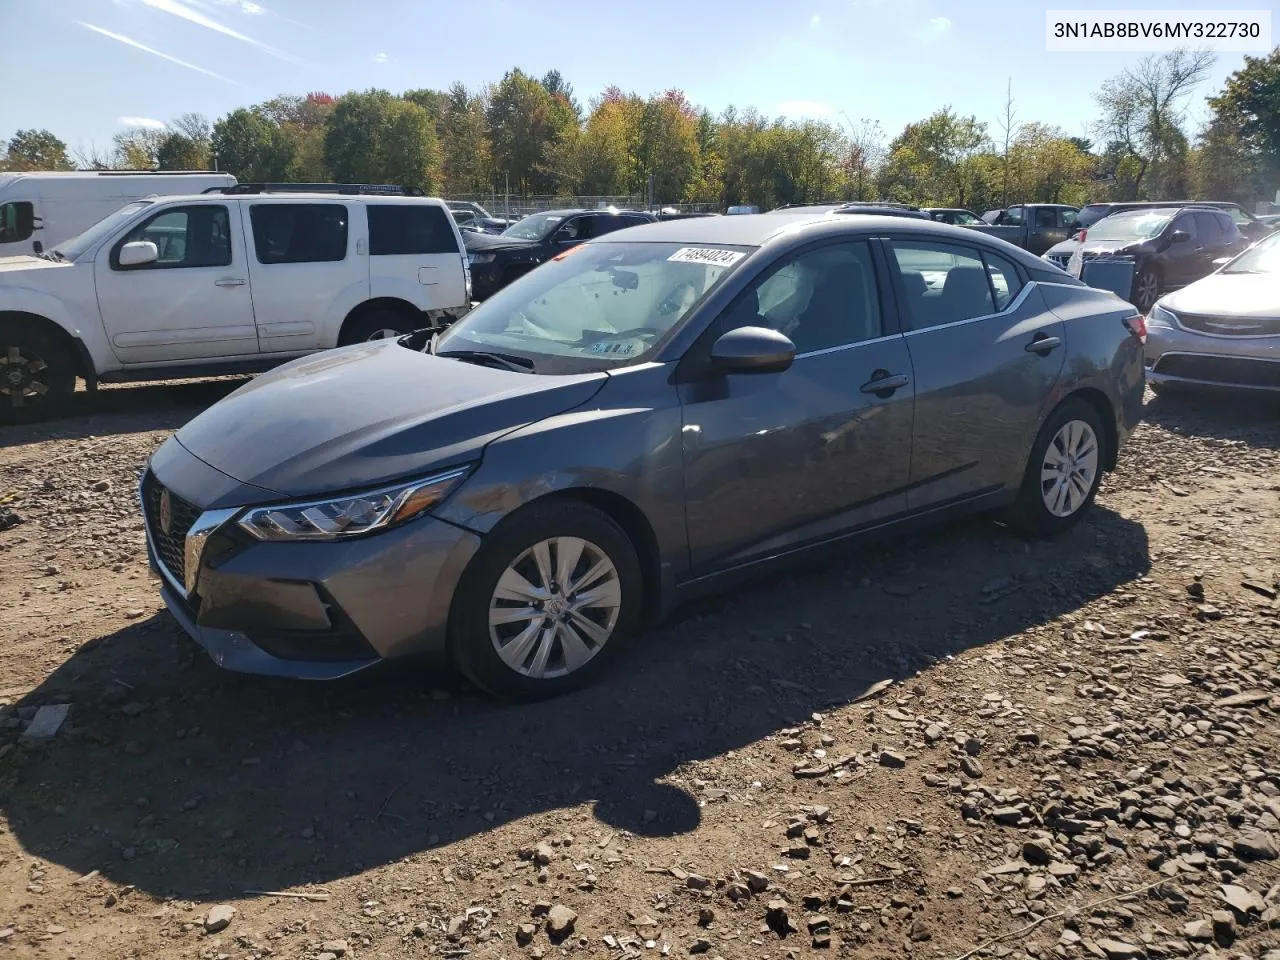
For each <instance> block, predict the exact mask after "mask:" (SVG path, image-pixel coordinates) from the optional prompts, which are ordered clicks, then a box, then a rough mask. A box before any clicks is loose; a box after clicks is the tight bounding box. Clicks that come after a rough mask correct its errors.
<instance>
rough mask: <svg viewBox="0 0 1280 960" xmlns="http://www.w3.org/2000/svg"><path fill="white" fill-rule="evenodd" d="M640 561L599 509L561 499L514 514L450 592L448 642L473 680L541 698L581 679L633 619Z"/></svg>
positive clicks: (601, 664)
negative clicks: (456, 590) (456, 587)
mask: <svg viewBox="0 0 1280 960" xmlns="http://www.w3.org/2000/svg"><path fill="white" fill-rule="evenodd" d="M642 595H643V590H642V587H641V572H640V562H639V559H638V558H637V556H636V551H635V548H634V547H633V546H632V544H631V541H630V540H629V539H628V537H627V535H626V534H625V533H624V532H623V531H622V530H621V529H620V528H619V527H618V525H617V524H616V523H614V522H613V521H612V520H611V519H610V518H609V517H608V516H606V515H605V514H603V513H601V512H600V511H599V510H596V509H594V508H592V507H590V506H587V505H586V504H581V503H576V502H573V501H568V500H557V501H551V502H548V503H545V504H535V505H532V506H529V507H526V508H525V509H523V510H521V511H520V512H519V513H516V514H513V515H512V516H511V517H510V518H509V519H508V520H506V521H504V522H503V523H502V524H501V525H500V526H499V527H498V528H497V529H496V530H495V531H494V532H493V533H492V534H491V535H490V536H489V537H487V538H486V539H485V543H484V545H483V546H482V547H481V548H480V552H479V553H478V554H477V555H476V557H475V558H474V560H473V561H472V564H471V567H470V568H469V569H468V570H467V573H466V575H465V576H464V577H463V582H462V584H461V586H460V587H459V590H458V593H457V594H456V595H455V597H454V602H453V609H452V611H451V616H450V625H449V647H450V652H451V654H452V657H453V660H454V662H455V663H456V665H457V666H458V668H459V669H460V670H461V671H462V672H463V673H464V674H466V675H467V676H468V677H469V678H470V679H471V680H472V681H473V682H474V683H476V685H477V686H480V687H482V688H483V689H485V690H487V691H489V692H490V693H492V694H494V695H496V696H499V697H503V698H506V699H511V700H542V699H546V698H548V697H554V696H557V695H559V694H561V693H565V692H567V691H569V690H573V689H576V688H578V687H582V686H585V685H586V684H587V683H589V682H591V681H592V680H593V679H594V678H595V677H596V676H598V675H599V673H600V672H601V671H602V670H603V669H604V668H605V666H606V665H607V663H608V661H609V660H611V659H612V658H613V657H614V656H615V655H616V654H617V653H618V652H619V650H620V648H621V647H622V646H623V644H624V643H625V641H626V640H627V639H628V637H629V636H630V635H631V634H632V633H633V632H634V630H635V628H636V624H637V622H638V621H639V614H640V602H641V597H642Z"/></svg>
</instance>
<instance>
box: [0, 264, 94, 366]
mask: <svg viewBox="0 0 1280 960" xmlns="http://www.w3.org/2000/svg"><path fill="white" fill-rule="evenodd" d="M97 308H98V302H97V299H96V298H95V299H94V300H93V302H92V312H90V311H89V310H87V309H85V308H84V307H83V306H81V305H78V304H76V303H74V302H72V301H69V300H66V299H63V298H62V297H58V296H54V295H53V294H51V293H47V292H46V291H43V290H36V289H34V288H32V287H23V286H11V285H8V284H5V285H0V313H9V312H14V313H29V314H33V315H34V316H37V317H43V318H44V319H46V320H48V321H49V322H51V323H53V324H56V325H57V326H58V327H61V328H62V330H64V331H65V332H66V333H67V334H69V335H70V336H71V337H72V338H73V339H75V340H78V341H80V343H82V344H84V347H85V350H86V351H87V352H88V355H89V358H90V359H91V360H92V361H93V367H94V372H96V373H103V372H105V371H107V370H110V369H113V368H115V367H117V366H119V362H118V361H117V360H116V356H115V353H114V352H113V351H112V349H111V345H110V344H109V343H108V342H107V337H106V333H105V331H104V330H103V328H102V317H101V315H99V313H98V312H97Z"/></svg>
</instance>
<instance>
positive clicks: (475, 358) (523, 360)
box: [436, 350, 533, 373]
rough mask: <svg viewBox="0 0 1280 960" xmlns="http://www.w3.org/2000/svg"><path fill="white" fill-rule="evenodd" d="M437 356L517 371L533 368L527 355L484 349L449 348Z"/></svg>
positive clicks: (526, 370) (522, 371)
mask: <svg viewBox="0 0 1280 960" xmlns="http://www.w3.org/2000/svg"><path fill="white" fill-rule="evenodd" d="M436 356H438V357H452V358H453V359H455V360H461V361H463V362H464V363H482V364H483V363H487V364H489V365H490V366H496V367H502V368H504V369H507V370H515V371H516V372H517V373H529V372H530V371H531V370H533V361H532V360H530V359H529V358H528V357H516V356H512V355H511V354H507V353H489V352H488V351H486V350H450V351H449V352H448V353H438V354H436Z"/></svg>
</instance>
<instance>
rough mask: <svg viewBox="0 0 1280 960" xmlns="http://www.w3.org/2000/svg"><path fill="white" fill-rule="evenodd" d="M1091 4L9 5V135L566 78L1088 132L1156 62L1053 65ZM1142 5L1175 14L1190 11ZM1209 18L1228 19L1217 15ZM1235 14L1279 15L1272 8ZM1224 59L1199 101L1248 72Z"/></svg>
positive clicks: (807, 108)
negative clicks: (1133, 76) (1050, 34)
mask: <svg viewBox="0 0 1280 960" xmlns="http://www.w3.org/2000/svg"><path fill="white" fill-rule="evenodd" d="M1108 6H1115V4H1100V3H1097V2H1088V0H1074V2H1071V0H1058V2H1054V3H1049V4H1043V5H1037V4H1033V3H1028V2H1026V0H984V2H982V3H974V2H972V0H784V2H777V0H737V2H733V3H726V2H721V3H696V2H695V3H689V2H684V0H680V2H676V0H645V2H643V3H627V4H624V3H618V2H610V0H554V2H553V3H544V2H534V0H462V2H459V0H449V2H447V0H417V2H412V0H363V2H351V0H261V2H259V0H58V2H53V0H0V35H2V36H4V37H5V38H6V41H7V42H6V43H5V56H4V57H3V58H0V89H2V90H4V91H5V95H4V104H3V106H0V137H6V138H7V137H8V136H10V135H11V134H12V132H13V131H14V130H15V129H19V128H24V127H47V128H49V129H51V130H53V131H54V132H55V133H56V134H58V135H59V136H60V137H62V138H63V139H64V140H66V141H67V143H68V144H69V145H70V146H71V147H72V148H73V149H74V148H76V147H89V146H94V145H96V146H97V147H98V148H100V149H103V148H106V147H108V146H109V144H110V140H111V136H112V134H113V133H115V132H116V131H117V130H119V129H121V128H122V127H123V126H126V125H129V124H132V123H138V122H140V123H143V124H159V123H162V122H164V121H166V120H170V119H172V118H173V117H176V116H178V115H179V114H182V113H185V112H188V111H194V112H197V113H203V114H205V115H206V116H208V117H209V118H210V119H216V118H217V117H218V116H220V115H222V114H224V113H226V112H227V111H228V110H231V109H234V108H235V107H237V106H243V105H248V104H251V103H256V102H259V101H261V100H263V99H266V98H268V97H271V96H274V95H275V94H278V93H305V92H307V91H311V90H324V91H327V92H330V93H334V94H338V93H342V92H344V91H347V90H352V89H365V88H368V87H373V86H377V87H384V88H387V89H390V90H393V91H399V90H404V89H409V88H414V87H438V88H442V87H446V86H448V84H449V83H451V82H452V81H454V80H461V81H463V82H464V83H466V84H467V85H468V86H471V87H478V86H480V85H482V84H485V83H489V82H493V81H496V80H498V79H500V78H501V76H502V74H503V72H504V71H505V70H506V69H508V68H509V67H512V66H520V67H522V68H523V69H525V70H527V71H530V72H533V73H535V74H539V75H540V74H541V73H543V72H545V71H546V70H548V69H550V68H552V67H554V68H557V69H559V70H560V72H561V73H562V74H563V75H564V76H565V78H566V79H568V80H569V82H570V83H572V84H573V85H574V88H575V90H576V92H577V94H578V96H579V98H580V99H581V100H582V101H583V102H584V105H585V102H586V101H587V100H588V99H589V98H590V97H591V96H594V95H595V94H596V93H598V92H599V91H600V90H602V89H603V88H604V87H605V86H607V85H609V84H617V85H618V86H620V87H622V88H624V89H627V90H636V91H638V92H640V93H649V92H653V91H659V90H663V89H666V88H669V87H679V88H681V89H683V90H684V91H685V94H686V95H687V96H688V97H689V99H690V100H692V101H693V102H694V103H697V104H701V105H705V106H707V107H710V108H711V109H713V110H716V111H719V110H720V109H722V108H723V107H725V106H727V105H729V104H736V105H738V106H746V105H754V106H756V107H758V108H759V109H760V110H761V111H762V112H764V113H766V114H770V115H787V116H792V117H798V116H805V115H807V116H817V117H822V118H825V119H829V120H831V121H833V122H843V121H842V118H843V117H848V118H852V119H853V120H857V119H859V118H862V117H869V118H873V119H876V120H879V121H880V123H881V125H882V126H883V127H884V130H885V132H886V134H887V135H888V136H890V137H892V136H893V135H894V134H896V133H897V132H898V131H899V130H900V129H901V128H902V126H903V125H904V124H905V123H907V122H909V121H911V120H915V119H919V118H921V117H924V116H926V115H928V114H929V113H930V112H932V111H933V110H935V109H937V108H938V107H939V106H942V105H943V104H948V103H949V104H951V106H952V107H953V108H955V109H956V110H957V111H959V112H961V113H963V114H975V115H977V117H978V118H979V119H980V120H985V121H987V122H988V123H989V124H990V128H991V131H992V133H993V134H994V133H995V132H996V130H997V128H996V119H997V117H999V116H1000V115H1001V113H1002V109H1003V104H1004V98H1005V85H1006V82H1007V81H1008V80H1010V79H1011V80H1012V83H1013V95H1014V99H1015V100H1016V102H1017V114H1018V119H1019V120H1020V121H1024V122H1025V121H1032V120H1038V121H1042V122H1047V123H1051V124H1056V125H1059V126H1061V127H1063V128H1064V129H1065V130H1066V131H1067V132H1068V134H1072V135H1077V134H1078V135H1087V131H1088V126H1089V123H1090V121H1091V119H1092V118H1093V117H1094V115H1095V109H1094V104H1093V101H1092V99H1091V94H1092V93H1093V91H1094V90H1095V89H1097V87H1098V85H1099V84H1100V83H1101V82H1102V81H1103V80H1104V79H1106V78H1107V77H1108V76H1111V75H1113V74H1115V73H1117V72H1118V71H1120V70H1121V69H1123V68H1124V67H1125V66H1126V65H1128V64H1130V63H1132V62H1133V61H1134V60H1136V59H1137V58H1138V57H1139V56H1140V55H1138V54H1098V53H1088V54H1086V53H1046V52H1045V49H1044V30H1045V27H1044V14H1045V10H1046V9H1048V8H1055V9H1058V8H1062V7H1071V8H1077V9H1079V8H1101V9H1105V8H1107V7H1108ZM1124 6H1125V7H1126V8H1128V9H1140V8H1144V7H1151V8H1156V9H1169V8H1172V7H1178V6H1190V5H1189V4H1185V3H1183V4H1179V3H1177V0H1163V2H1160V0H1156V2H1154V3H1143V2H1141V0H1128V2H1126V3H1125V4H1124ZM1199 6H1200V7H1201V8H1204V7H1207V6H1210V5H1209V4H1207V3H1205V2H1204V0H1201V2H1200V4H1199ZM1231 6H1232V7H1233V8H1246V7H1256V8H1258V9H1267V8H1268V7H1269V6H1271V5H1268V4H1259V3H1258V0H1234V2H1232V4H1231ZM1241 62H1242V56H1241V55H1240V54H1224V55H1220V56H1219V58H1218V61H1217V64H1216V66H1215V69H1214V71H1213V75H1212V76H1211V78H1210V80H1209V81H1208V82H1207V83H1206V84H1205V85H1204V87H1203V88H1202V90H1201V91H1200V92H1199V94H1198V95H1197V96H1196V97H1195V99H1194V101H1193V103H1192V105H1191V106H1192V116H1193V118H1194V117H1197V116H1203V114H1204V112H1205V107H1204V96H1207V95H1209V94H1211V93H1213V92H1214V91H1216V90H1217V89H1218V87H1220V85H1221V83H1222V81H1223V79H1224V78H1225V77H1226V76H1227V75H1228V74H1230V73H1231V71H1233V70H1234V69H1236V68H1237V67H1239V66H1240V64H1241Z"/></svg>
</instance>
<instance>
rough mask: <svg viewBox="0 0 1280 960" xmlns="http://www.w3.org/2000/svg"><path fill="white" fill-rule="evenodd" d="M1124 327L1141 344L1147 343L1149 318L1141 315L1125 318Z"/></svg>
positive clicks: (1136, 314)
mask: <svg viewBox="0 0 1280 960" xmlns="http://www.w3.org/2000/svg"><path fill="white" fill-rule="evenodd" d="M1124 325H1125V326H1126V327H1127V328H1128V329H1129V333H1130V334H1132V335H1133V336H1134V337H1135V338H1136V339H1137V341H1138V342H1139V343H1146V342H1147V318H1146V317H1144V316H1143V315H1142V314H1140V313H1135V314H1134V315H1133V316H1132V317H1125V318H1124Z"/></svg>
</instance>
